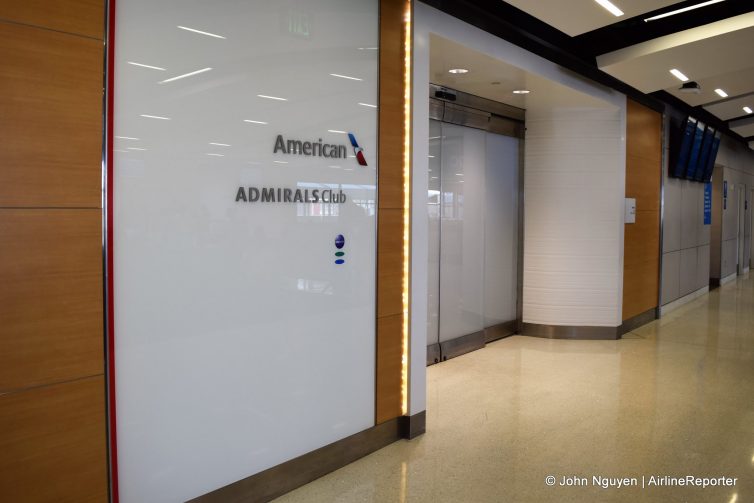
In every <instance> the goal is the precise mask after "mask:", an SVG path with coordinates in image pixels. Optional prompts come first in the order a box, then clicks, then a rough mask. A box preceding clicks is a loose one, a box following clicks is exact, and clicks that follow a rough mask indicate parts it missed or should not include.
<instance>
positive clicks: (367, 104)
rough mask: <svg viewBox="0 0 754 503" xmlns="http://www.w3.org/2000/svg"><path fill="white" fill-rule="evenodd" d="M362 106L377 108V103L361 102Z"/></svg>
mask: <svg viewBox="0 0 754 503" xmlns="http://www.w3.org/2000/svg"><path fill="white" fill-rule="evenodd" d="M359 105H361V106H362V107H369V108H377V105H370V104H369V103H359Z"/></svg>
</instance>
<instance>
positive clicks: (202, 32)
mask: <svg viewBox="0 0 754 503" xmlns="http://www.w3.org/2000/svg"><path fill="white" fill-rule="evenodd" d="M178 28H180V29H181V30H186V31H192V32H194V33H198V34H199V35H207V36H208V37H215V38H222V39H224V38H225V37H223V36H222V35H216V34H214V33H210V32H208V31H202V30H197V29H196V28H189V27H188V26H179V27H178Z"/></svg>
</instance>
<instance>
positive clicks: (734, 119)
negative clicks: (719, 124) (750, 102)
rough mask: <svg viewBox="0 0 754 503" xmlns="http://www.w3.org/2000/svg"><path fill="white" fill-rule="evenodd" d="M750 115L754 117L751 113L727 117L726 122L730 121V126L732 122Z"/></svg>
mask: <svg viewBox="0 0 754 503" xmlns="http://www.w3.org/2000/svg"><path fill="white" fill-rule="evenodd" d="M749 117H752V115H751V114H744V115H739V116H738V117H731V118H730V119H726V121H725V122H727V123H728V127H730V124H731V122H736V121H738V120H741V119H747V118H749Z"/></svg>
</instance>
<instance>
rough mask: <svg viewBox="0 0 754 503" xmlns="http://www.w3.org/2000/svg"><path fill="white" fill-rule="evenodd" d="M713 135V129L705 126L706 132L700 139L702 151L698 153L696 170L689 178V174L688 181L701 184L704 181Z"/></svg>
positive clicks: (714, 131)
mask: <svg viewBox="0 0 754 503" xmlns="http://www.w3.org/2000/svg"><path fill="white" fill-rule="evenodd" d="M715 133H716V130H715V128H713V127H710V126H707V130H706V131H705V132H704V137H703V138H702V150H701V151H700V153H699V162H697V163H696V170H695V171H694V173H693V176H691V173H690V174H689V179H690V180H695V181H697V182H701V181H702V180H703V179H704V171H705V170H706V169H707V160H708V159H709V154H710V150H711V149H712V140H714V139H715Z"/></svg>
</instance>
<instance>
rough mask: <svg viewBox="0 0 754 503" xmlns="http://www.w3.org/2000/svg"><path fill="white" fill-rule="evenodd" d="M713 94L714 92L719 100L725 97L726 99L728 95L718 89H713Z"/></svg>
mask: <svg viewBox="0 0 754 503" xmlns="http://www.w3.org/2000/svg"><path fill="white" fill-rule="evenodd" d="M715 92H716V93H717V95H718V96H720V97H721V98H727V97H728V93H726V92H725V91H723V90H722V89H719V88H718V89H715Z"/></svg>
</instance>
